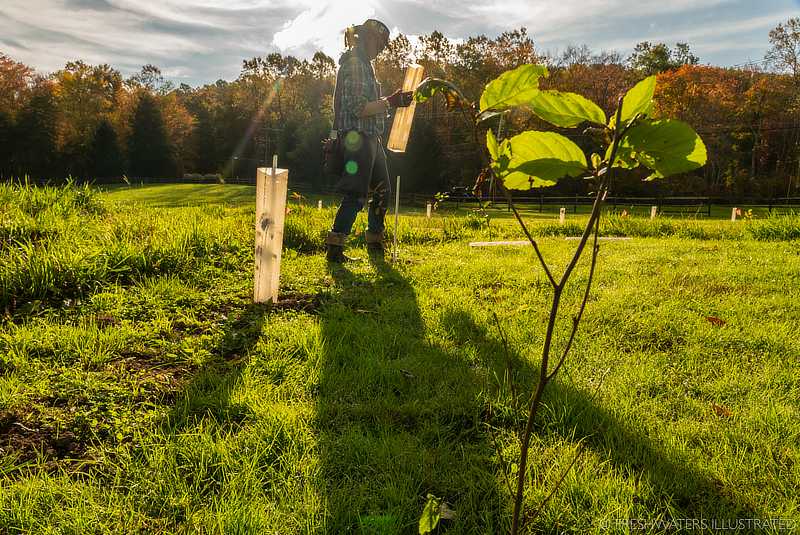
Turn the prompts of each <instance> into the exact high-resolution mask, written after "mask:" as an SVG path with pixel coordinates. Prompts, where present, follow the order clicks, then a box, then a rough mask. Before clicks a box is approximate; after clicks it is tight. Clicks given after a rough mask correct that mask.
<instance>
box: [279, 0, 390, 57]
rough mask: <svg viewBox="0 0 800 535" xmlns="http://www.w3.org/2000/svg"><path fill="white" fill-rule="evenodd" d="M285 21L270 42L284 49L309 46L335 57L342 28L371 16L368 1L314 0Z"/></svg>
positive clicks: (301, 48)
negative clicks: (315, 0) (289, 19)
mask: <svg viewBox="0 0 800 535" xmlns="http://www.w3.org/2000/svg"><path fill="white" fill-rule="evenodd" d="M304 7H305V9H304V10H303V12H302V13H300V14H299V15H298V16H297V17H295V18H294V19H293V20H291V21H288V22H287V23H286V24H284V26H283V27H282V29H281V30H280V31H278V32H277V33H276V34H275V36H274V37H273V38H272V44H274V45H275V46H277V47H278V48H279V49H281V50H283V51H286V52H291V53H293V52H297V51H302V50H307V49H309V48H313V49H315V50H322V51H323V52H325V53H326V54H327V55H329V56H333V57H337V56H338V55H339V54H340V53H341V51H342V49H343V48H344V30H345V28H347V27H348V26H351V25H353V24H358V23H361V22H364V21H365V20H366V19H368V18H371V17H374V16H375V7H374V5H373V4H372V2H369V1H366V2H352V3H350V2H347V3H345V2H342V1H336V0H328V1H318V2H313V3H311V4H310V5H306V6H304Z"/></svg>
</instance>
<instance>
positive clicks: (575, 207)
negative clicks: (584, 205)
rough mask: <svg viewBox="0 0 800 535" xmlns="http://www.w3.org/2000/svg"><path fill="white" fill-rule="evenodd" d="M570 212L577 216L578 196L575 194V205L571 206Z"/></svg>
mask: <svg viewBox="0 0 800 535" xmlns="http://www.w3.org/2000/svg"><path fill="white" fill-rule="evenodd" d="M572 212H573V213H575V214H577V213H578V194H577V193H576V194H575V203H574V204H573V205H572Z"/></svg>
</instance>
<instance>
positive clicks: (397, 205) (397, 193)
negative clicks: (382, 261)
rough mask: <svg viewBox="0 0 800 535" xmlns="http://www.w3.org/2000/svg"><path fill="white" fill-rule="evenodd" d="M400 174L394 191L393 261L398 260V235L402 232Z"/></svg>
mask: <svg viewBox="0 0 800 535" xmlns="http://www.w3.org/2000/svg"><path fill="white" fill-rule="evenodd" d="M399 230H400V175H397V186H396V187H395V192H394V248H393V251H392V262H397V235H398V234H399V233H400V232H399Z"/></svg>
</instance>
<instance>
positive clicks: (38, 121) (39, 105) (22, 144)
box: [14, 84, 61, 180]
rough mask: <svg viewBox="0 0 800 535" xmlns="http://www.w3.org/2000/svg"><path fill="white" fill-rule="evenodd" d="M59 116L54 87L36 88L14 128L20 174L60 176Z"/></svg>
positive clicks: (44, 176)
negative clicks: (57, 138)
mask: <svg viewBox="0 0 800 535" xmlns="http://www.w3.org/2000/svg"><path fill="white" fill-rule="evenodd" d="M57 117H58V113H57V108H56V100H55V96H54V95H53V91H52V88H51V87H50V86H49V85H47V84H41V85H39V86H38V87H36V88H34V90H33V94H32V95H31V98H30V100H29V101H28V102H27V103H26V104H25V106H24V107H23V108H22V110H21V111H20V113H19V116H18V118H17V124H16V127H15V128H14V131H15V134H14V139H15V140H16V147H15V151H14V152H15V158H14V159H15V161H16V166H15V167H16V169H15V171H16V173H15V174H16V175H17V176H23V175H29V176H30V177H31V178H34V179H40V180H46V179H50V178H55V177H57V176H61V173H60V172H59V171H58V170H57V169H56V166H57V164H58V151H57V148H56V128H57Z"/></svg>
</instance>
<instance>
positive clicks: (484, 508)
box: [314, 261, 507, 534]
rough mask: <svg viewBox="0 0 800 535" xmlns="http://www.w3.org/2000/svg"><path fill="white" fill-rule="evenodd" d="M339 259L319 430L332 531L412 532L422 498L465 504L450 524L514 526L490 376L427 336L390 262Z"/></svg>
mask: <svg viewBox="0 0 800 535" xmlns="http://www.w3.org/2000/svg"><path fill="white" fill-rule="evenodd" d="M373 264H374V272H369V273H366V274H364V275H361V274H360V271H361V270H359V274H354V273H353V272H351V271H350V270H348V269H347V268H344V267H340V266H331V268H330V274H331V276H332V277H333V279H334V281H335V291H334V294H333V295H332V297H331V300H330V301H329V302H328V304H327V305H326V306H325V307H324V309H323V310H322V311H321V315H320V326H321V338H322V344H323V351H322V358H321V360H320V364H319V366H320V368H319V395H318V401H317V407H316V411H317V412H316V417H315V424H314V425H315V429H316V433H317V436H318V447H319V458H320V461H321V476H322V477H321V481H320V486H321V488H320V492H321V494H322V495H323V496H324V502H325V504H326V526H325V530H324V532H325V533H375V534H395V533H416V532H417V523H418V522H419V517H420V513H421V511H422V509H423V506H424V504H425V500H426V495H427V494H428V493H431V494H433V495H435V496H438V497H443V498H445V499H446V500H447V501H448V502H449V503H451V504H452V506H453V508H455V509H456V511H457V518H456V519H455V520H454V521H449V524H450V525H449V528H450V530H451V532H452V533H471V532H482V533H501V532H504V531H507V525H506V522H505V515H503V514H500V513H499V511H500V510H501V505H500V501H501V495H500V492H499V489H498V487H497V484H498V481H497V478H496V475H497V474H496V471H495V469H494V465H493V463H492V457H493V450H492V448H491V446H490V443H489V441H488V440H487V437H486V436H485V435H484V433H483V432H482V431H481V427H480V421H481V404H480V402H479V399H480V391H481V386H482V381H481V380H480V379H479V378H478V377H477V376H476V374H475V372H474V369H472V368H471V367H470V364H469V363H468V362H466V361H465V360H463V359H458V358H455V357H454V356H453V355H450V354H447V353H445V352H443V351H442V350H440V349H439V348H437V347H435V346H434V345H432V344H431V343H429V341H428V340H427V339H426V333H425V329H424V322H423V320H422V317H421V313H420V309H419V305H418V303H417V296H416V294H415V292H414V289H413V287H412V286H411V284H409V282H408V281H407V280H406V279H405V278H404V277H403V276H402V275H401V274H400V273H399V272H398V271H396V270H395V269H393V268H392V267H391V266H390V265H388V264H386V263H384V262H383V261H374V262H373Z"/></svg>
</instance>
